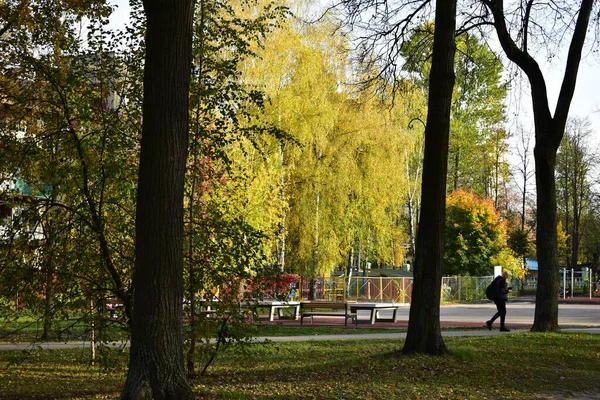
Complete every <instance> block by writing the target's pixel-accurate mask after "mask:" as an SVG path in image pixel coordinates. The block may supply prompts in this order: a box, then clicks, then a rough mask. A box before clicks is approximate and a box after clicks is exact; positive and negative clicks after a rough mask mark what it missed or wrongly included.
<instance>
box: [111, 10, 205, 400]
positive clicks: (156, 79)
mask: <svg viewBox="0 0 600 400" xmlns="http://www.w3.org/2000/svg"><path fill="white" fill-rule="evenodd" d="M193 9H194V2H193V0H181V1H178V2H173V3H170V2H164V1H158V0H144V10H145V13H146V17H147V30H146V59H145V64H144V103H143V117H144V120H143V127H142V144H141V154H140V167H139V178H138V194H137V214H136V249H135V250H136V262H135V272H134V304H133V306H134V311H133V315H132V335H131V350H130V359H129V372H128V375H127V380H126V382H125V386H124V388H123V392H122V394H121V399H123V400H125V399H127V400H137V399H165V400H169V399H173V400H186V399H190V400H191V399H193V398H194V396H193V394H192V391H191V389H190V385H189V383H188V381H187V379H186V375H185V369H184V357H183V335H182V308H183V194H184V180H185V164H186V157H187V146H188V107H189V88H190V73H191V70H190V69H191V43H192V20H193V15H194V14H193Z"/></svg>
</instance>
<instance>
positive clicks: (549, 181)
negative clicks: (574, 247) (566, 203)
mask: <svg viewBox="0 0 600 400" xmlns="http://www.w3.org/2000/svg"><path fill="white" fill-rule="evenodd" d="M536 142H537V143H536V146H535V149H534V155H535V178H536V187H537V218H538V221H537V230H536V236H537V238H538V240H537V241H536V249H537V257H538V262H539V265H540V266H542V265H543V266H544V267H543V268H542V267H540V268H539V271H538V283H537V292H536V302H535V317H534V321H533V327H532V330H534V331H541V332H545V331H554V330H556V329H557V328H558V247H557V243H558V238H557V232H556V225H557V215H556V214H557V213H556V182H555V180H554V170H555V165H556V149H555V148H554V147H551V148H548V147H547V146H546V147H544V146H542V144H541V143H540V142H539V141H536ZM540 238H543V240H539V239H540Z"/></svg>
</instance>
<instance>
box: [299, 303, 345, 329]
mask: <svg viewBox="0 0 600 400" xmlns="http://www.w3.org/2000/svg"><path fill="white" fill-rule="evenodd" d="M335 310H341V311H335ZM305 317H310V323H311V324H313V323H314V317H343V318H344V325H348V318H350V319H352V321H354V323H356V313H352V312H350V307H349V305H348V303H345V302H344V303H340V302H329V301H314V302H312V301H302V302H300V325H303V323H304V318H305Z"/></svg>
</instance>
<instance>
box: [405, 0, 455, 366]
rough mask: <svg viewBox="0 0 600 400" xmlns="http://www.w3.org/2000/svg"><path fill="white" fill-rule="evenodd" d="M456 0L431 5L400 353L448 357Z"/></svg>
mask: <svg viewBox="0 0 600 400" xmlns="http://www.w3.org/2000/svg"><path fill="white" fill-rule="evenodd" d="M455 30H456V1H454V0H447V1H436V10H435V32H434V38H433V56H432V62H431V73H430V76H429V101H428V109H427V123H426V127H425V154H424V158H423V183H422V190H421V199H422V200H421V214H420V219H419V230H418V232H417V252H416V255H415V256H416V258H415V272H414V283H413V301H412V303H411V305H410V315H409V324H408V332H407V334H406V342H405V343H404V347H403V348H402V353H404V354H411V353H426V354H434V355H435V354H444V353H447V351H448V350H447V348H446V344H445V343H444V339H443V338H442V333H441V329H440V296H441V294H440V287H441V284H442V262H443V257H444V222H445V219H446V173H447V171H448V140H449V136H450V109H451V107H452V90H453V88H454V79H455V76H454V54H455V50H456V45H455V41H454V35H455Z"/></svg>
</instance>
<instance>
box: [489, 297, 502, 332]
mask: <svg viewBox="0 0 600 400" xmlns="http://www.w3.org/2000/svg"><path fill="white" fill-rule="evenodd" d="M501 303H504V302H503V301H502V300H494V304H496V309H497V310H498V311H497V312H496V314H494V316H493V317H492V319H490V320H489V321H486V323H485V324H486V325H487V327H488V329H490V330H491V329H492V324H493V323H494V321H495V320H496V319H497V318H498V317H500V316H502V313H501V312H500V310H501V307H502V306H501ZM504 313H506V306H505V307H504ZM500 321H501V322H502V320H500Z"/></svg>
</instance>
